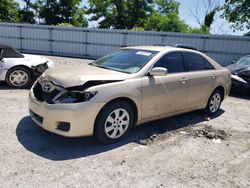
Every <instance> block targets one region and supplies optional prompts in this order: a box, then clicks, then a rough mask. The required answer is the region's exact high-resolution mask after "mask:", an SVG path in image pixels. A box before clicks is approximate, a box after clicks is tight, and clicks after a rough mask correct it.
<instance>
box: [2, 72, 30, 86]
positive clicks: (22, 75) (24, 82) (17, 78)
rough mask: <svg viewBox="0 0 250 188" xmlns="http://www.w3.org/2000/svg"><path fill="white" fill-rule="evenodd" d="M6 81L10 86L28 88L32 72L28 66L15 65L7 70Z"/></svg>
mask: <svg viewBox="0 0 250 188" xmlns="http://www.w3.org/2000/svg"><path fill="white" fill-rule="evenodd" d="M5 80H6V82H7V84H8V85H9V86H10V87H15V88H20V89H23V88H28V87H29V86H30V84H31V81H32V78H31V73H30V71H29V70H28V69H27V68H24V67H14V68H12V69H10V70H9V71H8V72H7V75H6V79H5Z"/></svg>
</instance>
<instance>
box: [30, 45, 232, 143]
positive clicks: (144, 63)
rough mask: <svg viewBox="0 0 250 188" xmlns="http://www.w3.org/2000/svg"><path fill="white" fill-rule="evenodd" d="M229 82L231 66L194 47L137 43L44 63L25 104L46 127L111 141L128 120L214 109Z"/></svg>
mask: <svg viewBox="0 0 250 188" xmlns="http://www.w3.org/2000/svg"><path fill="white" fill-rule="evenodd" d="M230 87H231V78H230V72H229V71H228V70H227V69H225V68H223V67H221V66H220V65H219V64H217V63H216V62H215V61H214V60H212V59H211V58H209V57H208V56H206V55H205V54H203V53H201V52H199V51H197V50H192V49H185V48H180V47H170V46H165V47H164V46H136V47H127V48H122V49H120V50H118V51H115V52H113V53H111V54H109V55H107V56H104V57H102V58H100V59H98V60H96V61H94V62H92V63H90V64H88V65H80V66H67V67H56V68H51V69H48V70H47V71H46V72H45V73H44V74H43V75H42V76H40V77H39V78H38V80H37V81H36V82H35V83H34V85H33V86H32V88H31V91H30V94H29V108H30V115H31V118H32V119H33V120H34V121H35V122H36V123H37V124H38V125H39V126H41V127H42V128H44V129H46V130H48V131H50V132H53V133H56V134H59V135H63V136H67V137H78V136H89V135H95V136H96V137H97V138H98V139H99V140H100V141H101V142H104V143H111V142H115V141H118V140H120V139H122V138H124V137H125V136H126V135H127V134H128V133H129V132H130V130H131V128H132V127H133V125H139V124H142V123H145V122H149V121H152V120H157V119H161V118H165V117H169V116H173V115H177V114H182V113H186V112H189V111H193V110H198V109H203V110H204V111H205V112H206V113H207V114H209V115H213V114H215V113H216V112H217V111H218V109H219V108H220V105H221V102H222V101H223V99H224V98H225V97H226V96H227V95H228V93H229V91H230Z"/></svg>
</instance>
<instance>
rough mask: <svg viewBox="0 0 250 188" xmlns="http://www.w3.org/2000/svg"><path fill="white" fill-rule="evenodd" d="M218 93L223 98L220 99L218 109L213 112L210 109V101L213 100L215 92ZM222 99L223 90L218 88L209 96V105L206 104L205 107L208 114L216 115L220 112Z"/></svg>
mask: <svg viewBox="0 0 250 188" xmlns="http://www.w3.org/2000/svg"><path fill="white" fill-rule="evenodd" d="M217 93H218V94H219V95H220V98H221V100H220V105H219V107H218V109H217V110H216V111H215V112H212V111H211V110H210V102H211V99H212V97H213V96H214V95H215V94H217ZM222 99H223V95H222V92H221V91H220V90H218V89H216V90H215V91H214V92H213V93H212V94H211V95H210V97H209V99H208V102H207V106H206V108H205V113H206V114H207V115H211V116H212V115H214V114H216V113H217V112H218V110H219V109H220V106H221V103H222Z"/></svg>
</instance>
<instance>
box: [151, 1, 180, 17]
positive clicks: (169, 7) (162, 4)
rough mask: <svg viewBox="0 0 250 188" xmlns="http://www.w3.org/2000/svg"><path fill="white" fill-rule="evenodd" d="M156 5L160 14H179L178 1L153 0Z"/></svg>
mask: <svg viewBox="0 0 250 188" xmlns="http://www.w3.org/2000/svg"><path fill="white" fill-rule="evenodd" d="M155 3H156V5H157V6H156V7H157V9H158V12H159V13H160V14H162V15H166V14H167V13H170V12H171V13H176V14H179V6H180V3H178V2H176V1H174V0H155Z"/></svg>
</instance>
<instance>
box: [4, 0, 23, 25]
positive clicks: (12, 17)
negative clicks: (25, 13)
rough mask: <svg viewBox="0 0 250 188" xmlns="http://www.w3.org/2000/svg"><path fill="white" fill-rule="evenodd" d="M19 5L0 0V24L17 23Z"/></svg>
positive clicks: (10, 1) (11, 0) (8, 0)
mask: <svg viewBox="0 0 250 188" xmlns="http://www.w3.org/2000/svg"><path fill="white" fill-rule="evenodd" d="M18 9H19V4H18V3H16V2H15V1H13V0H1V4H0V22H14V23H15V22H19V17H18Z"/></svg>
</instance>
